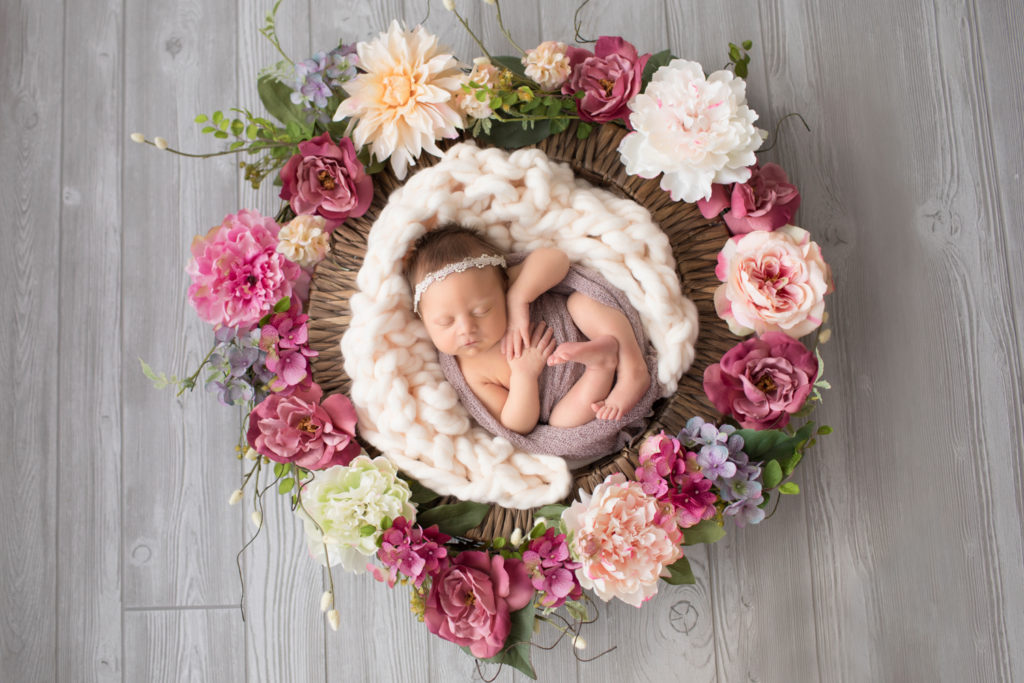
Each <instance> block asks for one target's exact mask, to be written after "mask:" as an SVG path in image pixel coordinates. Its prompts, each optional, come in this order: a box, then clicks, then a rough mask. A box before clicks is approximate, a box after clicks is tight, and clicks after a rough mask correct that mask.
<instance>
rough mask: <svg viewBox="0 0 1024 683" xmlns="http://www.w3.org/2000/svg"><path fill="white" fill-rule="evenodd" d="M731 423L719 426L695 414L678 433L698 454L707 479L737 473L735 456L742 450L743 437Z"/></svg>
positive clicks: (722, 477)
mask: <svg viewBox="0 0 1024 683" xmlns="http://www.w3.org/2000/svg"><path fill="white" fill-rule="evenodd" d="M735 431H736V428H735V427H733V426H732V425H722V426H721V428H719V427H716V426H715V425H714V424H712V423H710V422H705V421H704V420H702V419H701V418H699V417H692V418H690V420H689V421H688V422H687V423H686V426H685V427H683V430H682V431H681V432H679V440H680V441H681V442H682V444H683V445H684V446H686V448H688V449H689V450H691V451H694V452H695V453H696V454H697V464H698V465H700V466H701V469H702V470H703V472H704V476H705V477H707V478H708V479H728V478H730V477H734V476H736V462H735V461H736V456H737V455H738V454H739V453H742V452H743V437H742V436H740V435H739V434H736V433H735Z"/></svg>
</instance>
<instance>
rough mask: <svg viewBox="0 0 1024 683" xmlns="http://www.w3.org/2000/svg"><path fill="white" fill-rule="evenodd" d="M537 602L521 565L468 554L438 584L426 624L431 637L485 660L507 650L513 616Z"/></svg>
mask: <svg viewBox="0 0 1024 683" xmlns="http://www.w3.org/2000/svg"><path fill="white" fill-rule="evenodd" d="M532 599H533V585H532V584H531V583H530V577H529V576H528V575H527V573H526V567H525V566H524V565H523V563H522V562H521V561H520V560H516V559H508V558H504V557H502V556H501V555H493V556H492V555H488V554H487V553H486V552H483V551H479V550H467V551H463V552H461V553H459V554H458V555H457V556H456V557H455V559H454V560H452V562H451V564H450V565H448V567H447V568H446V569H444V570H443V571H441V572H440V573H439V574H438V575H437V576H436V577H435V578H434V581H433V583H432V584H431V587H430V594H429V595H428V596H427V601H426V611H425V613H424V621H425V622H426V624H427V628H428V629H429V630H430V632H431V633H433V634H435V635H438V636H441V637H442V638H444V639H445V640H450V641H451V642H453V643H455V644H457V645H461V646H462V647H468V648H469V651H470V652H472V653H473V656H474V657H479V658H481V659H486V658H487V657H493V656H494V655H496V654H498V652H500V651H501V648H502V647H503V646H504V645H505V640H506V639H507V638H508V634H509V633H510V632H511V630H512V620H511V617H510V614H511V613H512V612H515V611H517V610H520V609H522V608H524V607H526V606H527V605H528V604H529V603H530V600H532Z"/></svg>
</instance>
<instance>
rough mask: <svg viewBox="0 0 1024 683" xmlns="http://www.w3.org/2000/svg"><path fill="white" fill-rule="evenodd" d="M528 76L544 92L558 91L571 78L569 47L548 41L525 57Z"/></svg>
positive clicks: (528, 51)
mask: <svg viewBox="0 0 1024 683" xmlns="http://www.w3.org/2000/svg"><path fill="white" fill-rule="evenodd" d="M523 66H525V67H526V75H527V76H528V77H529V78H532V79H533V80H534V81H536V83H537V85H539V86H540V87H541V88H543V89H544V90H557V89H558V88H560V87H562V84H563V83H565V80H566V79H567V78H569V71H570V69H571V68H572V67H571V65H570V64H569V54H568V46H567V45H566V44H565V43H559V42H558V41H555V40H546V41H544V42H543V43H541V44H540V45H538V46H537V47H535V48H534V49H532V50H527V51H526V56H525V57H523Z"/></svg>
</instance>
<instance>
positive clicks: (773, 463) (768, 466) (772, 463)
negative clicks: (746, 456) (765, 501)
mask: <svg viewBox="0 0 1024 683" xmlns="http://www.w3.org/2000/svg"><path fill="white" fill-rule="evenodd" d="M780 481H782V466H781V465H779V461H778V460H769V461H768V462H767V463H765V466H764V469H763V470H761V482H762V483H763V484H764V488H766V489H773V488H775V487H776V486H778V485H779V482H780Z"/></svg>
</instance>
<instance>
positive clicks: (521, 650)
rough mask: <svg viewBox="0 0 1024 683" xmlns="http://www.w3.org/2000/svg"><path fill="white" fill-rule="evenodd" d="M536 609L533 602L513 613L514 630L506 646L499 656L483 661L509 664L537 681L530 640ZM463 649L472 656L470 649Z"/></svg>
mask: <svg viewBox="0 0 1024 683" xmlns="http://www.w3.org/2000/svg"><path fill="white" fill-rule="evenodd" d="M535 609H536V608H535V607H534V605H533V602H530V604H529V605H527V606H526V607H524V608H523V609H521V610H518V611H516V612H513V613H512V614H511V615H510V617H511V620H512V630H511V631H510V632H509V634H508V638H506V639H505V646H504V647H503V648H502V649H501V651H500V652H498V654H496V655H494V656H493V657H489V658H487V659H484V660H481V661H484V662H490V663H493V664H507V665H509V666H511V667H513V668H516V669H519V670H520V671H522V672H523V673H524V674H526V675H527V676H529V677H530V678H532V679H533V680H537V672H536V671H534V670H533V664H532V663H531V662H530V639H531V638H532V637H533V621H534V611H535ZM462 649H463V650H464V651H465V652H467V653H469V654H472V653H470V652H469V648H468V647H464V648H462Z"/></svg>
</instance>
